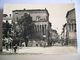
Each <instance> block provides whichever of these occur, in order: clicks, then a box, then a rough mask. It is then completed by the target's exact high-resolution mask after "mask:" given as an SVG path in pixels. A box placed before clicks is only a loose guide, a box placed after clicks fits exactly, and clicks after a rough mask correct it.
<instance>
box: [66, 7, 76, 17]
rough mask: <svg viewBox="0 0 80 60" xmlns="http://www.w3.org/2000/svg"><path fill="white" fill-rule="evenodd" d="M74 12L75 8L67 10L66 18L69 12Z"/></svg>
mask: <svg viewBox="0 0 80 60" xmlns="http://www.w3.org/2000/svg"><path fill="white" fill-rule="evenodd" d="M74 10H75V8H73V9H71V10H69V11H68V12H67V14H66V17H68V15H69V13H70V12H71V11H74Z"/></svg>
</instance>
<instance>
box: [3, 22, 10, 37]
mask: <svg viewBox="0 0 80 60" xmlns="http://www.w3.org/2000/svg"><path fill="white" fill-rule="evenodd" d="M11 27H12V25H11V24H10V23H9V22H8V21H6V22H3V37H8V36H10V34H11Z"/></svg>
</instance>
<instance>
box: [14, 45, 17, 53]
mask: <svg viewBox="0 0 80 60" xmlns="http://www.w3.org/2000/svg"><path fill="white" fill-rule="evenodd" d="M16 50H17V44H15V46H14V53H16Z"/></svg>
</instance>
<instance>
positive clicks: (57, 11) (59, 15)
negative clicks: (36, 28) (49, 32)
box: [3, 3, 75, 34]
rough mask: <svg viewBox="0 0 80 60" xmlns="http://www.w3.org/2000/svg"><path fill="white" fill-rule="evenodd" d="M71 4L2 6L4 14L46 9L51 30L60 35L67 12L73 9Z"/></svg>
mask: <svg viewBox="0 0 80 60" xmlns="http://www.w3.org/2000/svg"><path fill="white" fill-rule="evenodd" d="M74 7H75V5H74V4H73V3H65V4H4V11H3V13H5V14H12V10H22V9H24V8H25V9H26V10H27V9H45V8H46V9H47V10H48V12H49V21H50V22H51V23H52V29H56V30H57V31H58V33H59V34H60V33H61V32H62V27H63V25H64V24H65V23H66V13H67V11H69V10H71V9H73V8H74Z"/></svg>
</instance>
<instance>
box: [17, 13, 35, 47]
mask: <svg viewBox="0 0 80 60" xmlns="http://www.w3.org/2000/svg"><path fill="white" fill-rule="evenodd" d="M18 25H19V27H20V29H21V30H20V33H21V34H20V33H19V34H20V36H22V37H23V38H24V41H25V43H26V46H27V45H28V39H29V38H32V33H33V26H34V25H33V22H32V17H31V16H30V15H29V14H27V13H24V15H23V16H22V17H21V19H20V20H19V21H18Z"/></svg>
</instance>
